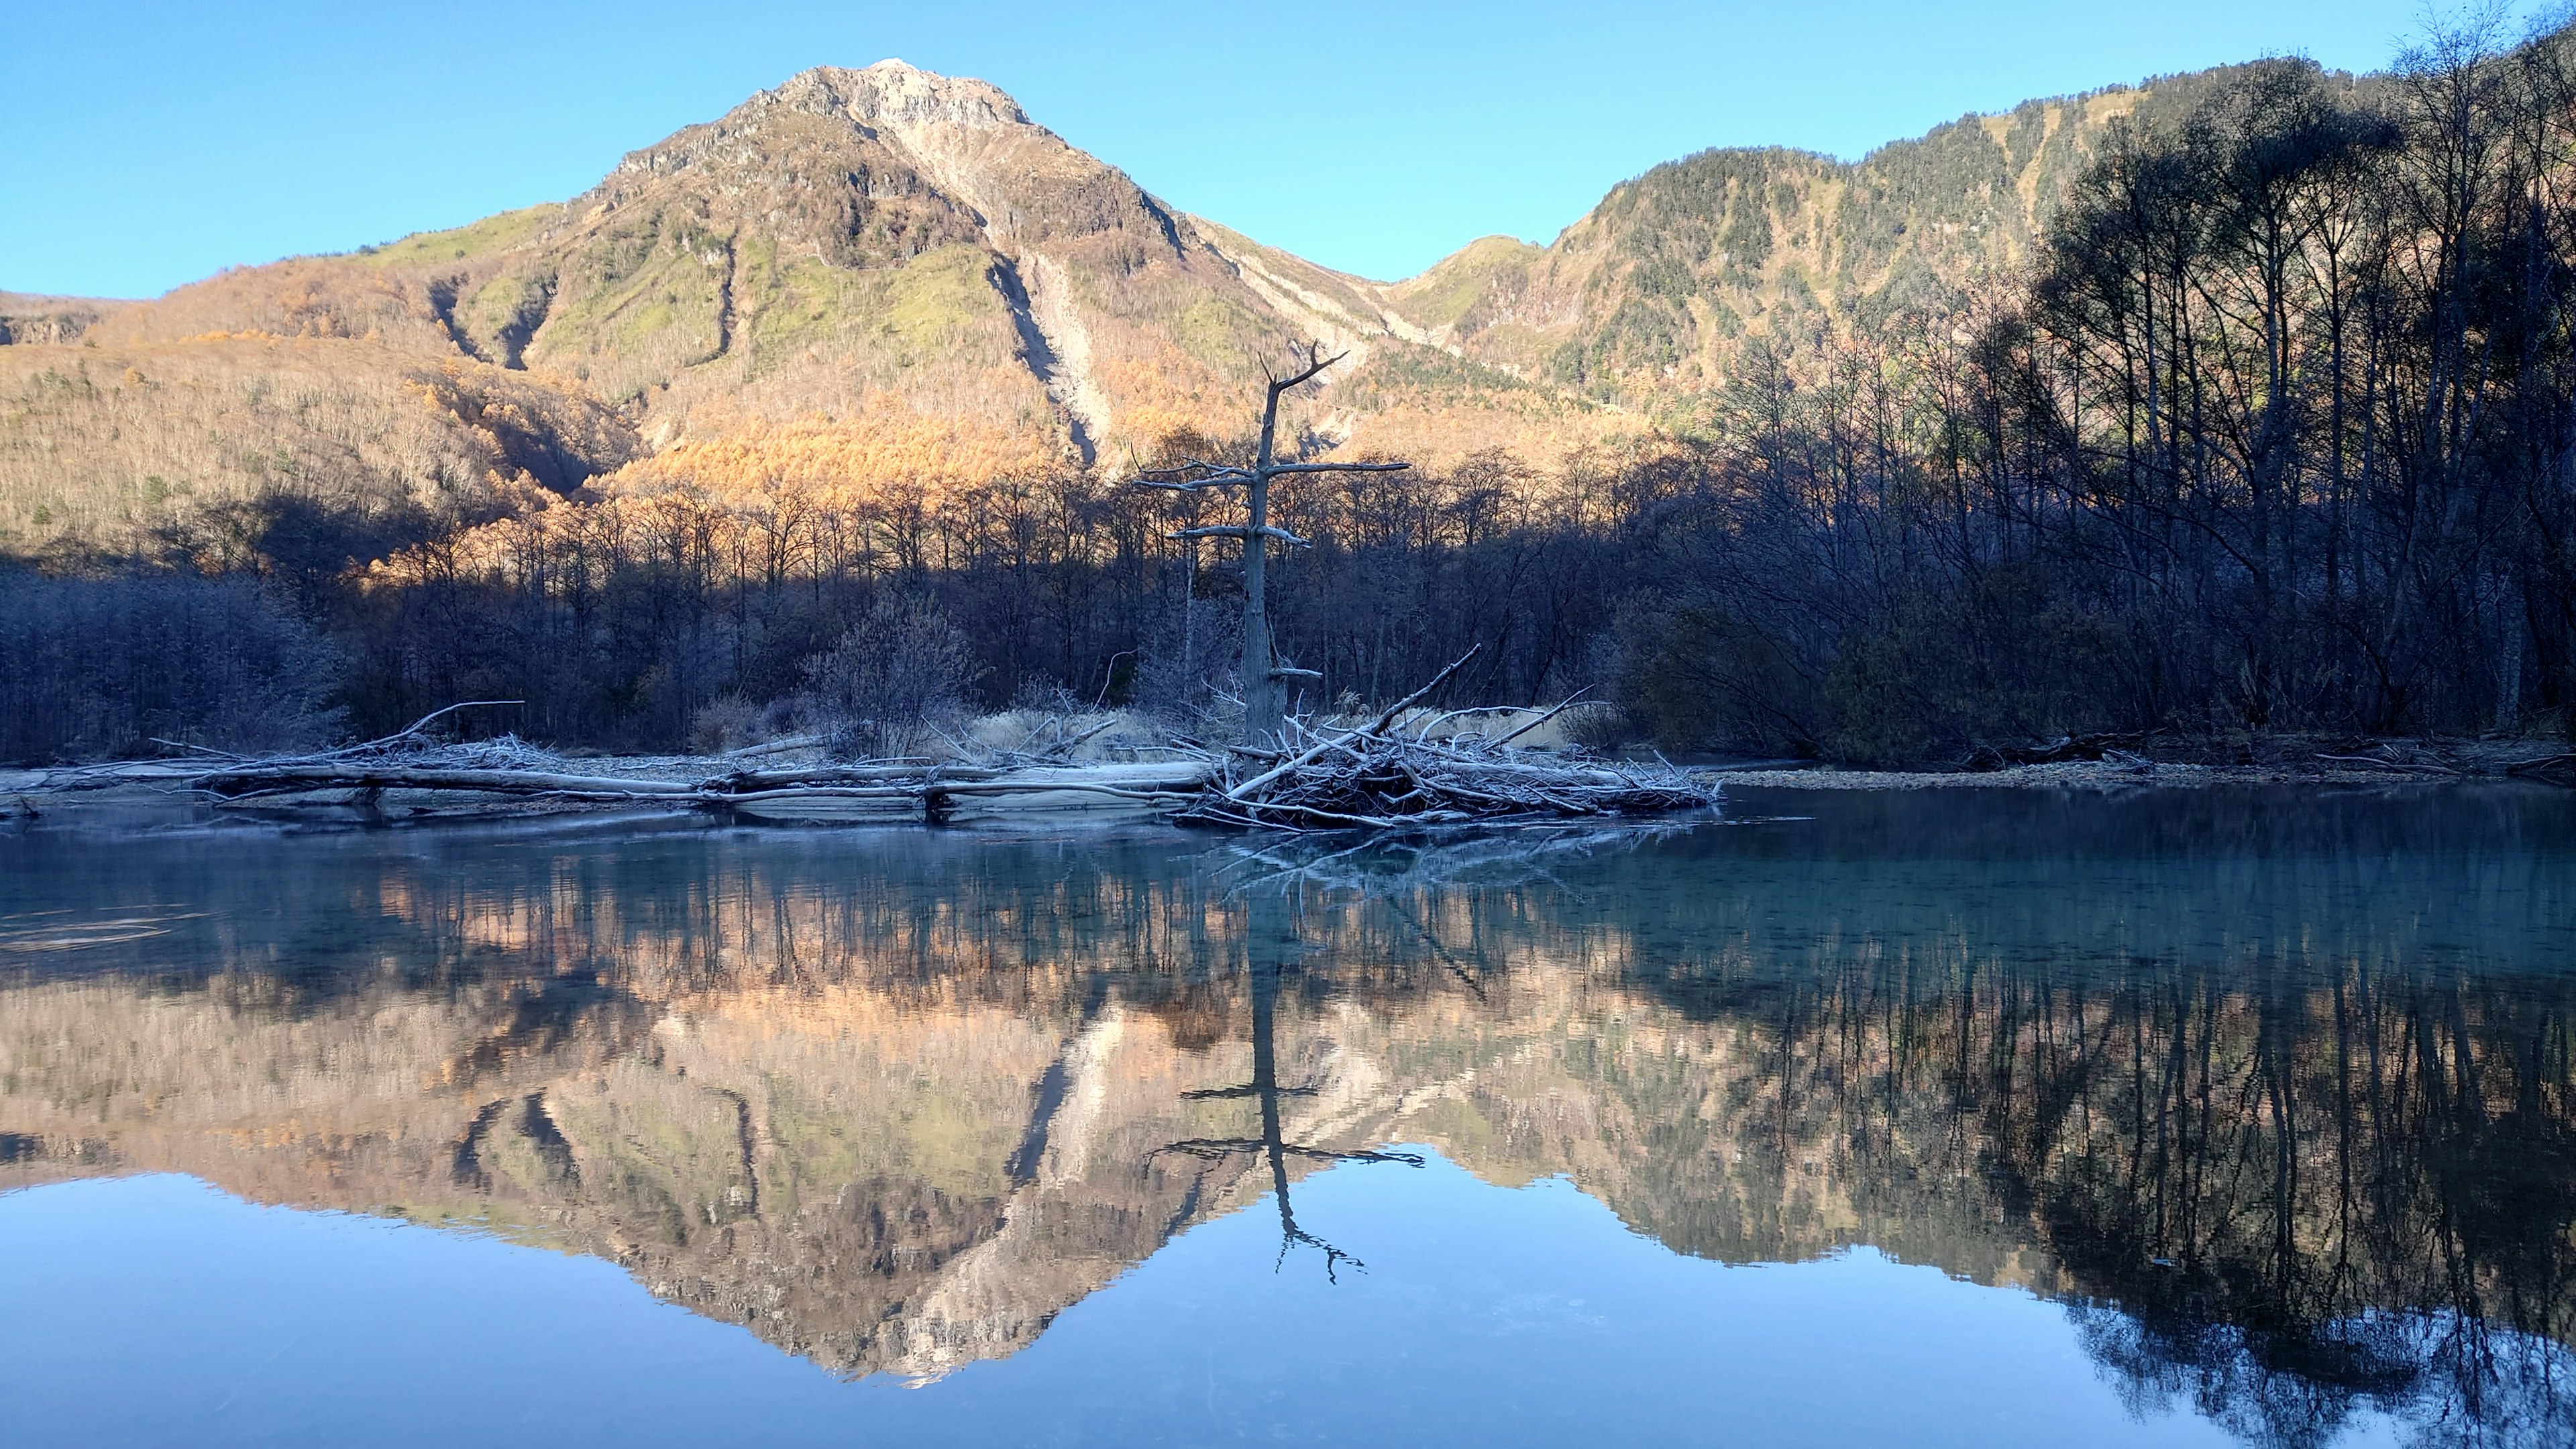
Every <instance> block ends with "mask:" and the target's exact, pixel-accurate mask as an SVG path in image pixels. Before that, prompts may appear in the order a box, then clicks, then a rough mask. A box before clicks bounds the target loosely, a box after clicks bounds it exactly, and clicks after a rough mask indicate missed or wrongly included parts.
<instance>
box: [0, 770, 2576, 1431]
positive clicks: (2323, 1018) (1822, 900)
mask: <svg viewBox="0 0 2576 1449" xmlns="http://www.w3.org/2000/svg"><path fill="white" fill-rule="evenodd" d="M2424 798H2425V797H2417V798H2415V799H2412V800H2408V799H2400V800H2395V801H2384V800H2383V801H2377V802H2373V801H2369V800H2343V801H2338V800H2332V799H2329V800H2324V801H2303V802H2299V803H2298V804H2297V805H2296V807H2295V808H2274V807H2272V806H2269V805H2257V806H2253V807H2249V806H2247V805H2245V804H2244V803H2242V802H2237V803H2227V802H2221V801H2215V800H2209V801H2200V802H2192V801H2182V802H2176V801H2173V800H2171V799H2163V800H2158V799H2144V800H2137V801H2127V802H2122V801H2100V800H2094V801H2084V802H2077V803H2076V804H2073V805H2067V804H2064V803H2062V802H2061V803H2059V804H2056V805H2051V804H2049V803H2048V802H2045V801H2033V800H2024V799H2015V800H1991V801H1989V800H1977V801H1972V802H1963V801H1961V800H1959V799H1957V798H1956V797H1953V798H1952V799H1950V800H1946V801H1932V802H1919V803H1907V802H1868V801H1863V802H1852V803H1850V804H1838V805H1835V806H1834V807H1832V811H1831V812H1829V811H1828V810H1826V809H1824V808H1821V807H1819V808H1817V809H1816V812H1815V813H1816V814H1817V816H1818V818H1817V819H1816V820H1814V821H1811V822H1808V823H1806V824H1802V825H1797V826H1794V827H1790V826H1782V827H1776V828H1775V827H1767V826H1756V827H1751V828H1733V827H1724V828H1714V829H1703V830H1700V831H1697V832H1691V833H1685V834H1680V835H1670V836H1657V835H1655V834H1653V833H1651V832H1646V833H1619V832H1614V833H1610V834H1606V835H1585V834H1574V833H1551V834H1545V835H1538V836H1527V837H1480V838H1475V839H1469V840H1449V841H1411V842H1400V843H1395V844H1392V845H1379V846H1375V847H1372V848H1369V849H1363V850H1357V851H1354V850H1351V849H1349V848H1347V846H1334V845H1318V844H1315V843H1312V842H1306V843H1301V844H1295V845H1286V846H1281V845H1271V844H1262V845H1258V846H1254V845H1250V844H1244V845H1242V846H1241V847H1240V848H1239V849H1238V848H1236V847H1224V848H1221V850H1220V858H1217V859H1214V860H1211V859H1210V858H1209V856H1208V853H1207V846H1206V845H1205V843H1204V841H1199V842H1175V841H1173V840H1171V839H1169V838H1164V837H1154V838H1140V839H1125V838H1110V839H1098V840H1084V841H1080V842H1076V843H1073V844H1070V845H1068V844H1066V843H1064V842H1050V841H1014V840H1010V839H1002V840H993V839H975V838H971V837H964V836H958V837H922V836H917V835H915V836H903V837H891V836H889V837H876V836H865V835H847V836H832V835H818V836H765V835H758V834H751V833H741V832H679V833H674V834H671V835H668V836H664V837H657V838H654V839H651V840H641V841H639V840H637V839H634V838H631V837H629V838H619V837H609V838H602V839H585V838H581V837H573V838H569V839H563V840H551V841H550V840H545V839H537V840H534V841H532V842H525V841H523V842H519V843H515V844H514V843H512V842H511V841H510V840H505V839H496V838H494V837H477V836H473V835H470V834H457V835H441V836H409V837H399V838H397V837H388V836H382V835H378V836H363V837H348V838H344V839H337V840H334V839H321V838H301V839H283V840H266V841H259V842H255V843H254V844H253V845H252V846H250V847H246V848H243V849H234V850H227V851H223V852H208V851H205V850H203V849H202V848H201V847H202V842H192V841H188V840H184V839H181V840H174V841H156V840H153V839H150V838H146V839H142V840H135V839H131V838H119V839H114V840H96V841H89V840H84V839H83V838H81V837H78V836H76V835H63V836H57V837H52V838H49V839H47V840H44V841H39V842H35V843H33V844H29V843H28V842H25V841H19V842H11V841H0V851H15V852H19V853H17V854H9V855H7V856H6V857H5V858H0V915H5V916H12V917H14V918H15V920H16V922H17V924H12V923H11V922H9V921H0V946H6V947H7V948H8V950H9V952H10V954H9V955H8V956H7V957H6V958H0V959H5V961H6V962H7V963H9V964H7V967H6V972H5V974H0V1185H8V1184H11V1183H25V1182H35V1181H44V1180H49V1179H53V1178H60V1177H65V1176H76V1175H84V1174H90V1173H99V1172H113V1171H129V1170H136V1169H151V1168H163V1169H175V1170H181V1171H187V1172H192V1173H195V1174H197V1175H199V1176H202V1177H205V1178H207V1179H209V1180H212V1181H215V1182H217V1183H219V1184H221V1185H223V1186H225V1187H227V1188H229V1189H231V1190H233V1191H236V1192H239V1193H241V1194H243V1195H245V1196H248V1197H251V1198H253V1199H255V1200H259V1201H268V1202H285V1203H296V1204H303V1205H310V1206H325V1207H343V1208H357V1209H367V1210H380V1211H401V1212H404V1213H406V1214H408V1215H411V1216H414V1217H417V1218H423V1219H427V1220H431V1221H466V1222H472V1223H475V1224H477V1225H478V1226H485V1227H491V1228H495V1229H496V1230H501V1231H507V1232H510V1233H513V1234H522V1235H526V1236H529V1237H531V1238H535V1239H539V1240H543V1241H548V1242H554V1243H559V1244H563V1245H566V1246H571V1247H575V1248H578V1249H580V1250H582V1251H586V1252H592V1253H596V1254H598V1255H600V1256H602V1257H606V1258H610V1259H613V1260H615V1261H617V1262H619V1263H621V1264H624V1265H626V1266H627V1267H628V1268H629V1270H630V1271H633V1272H634V1273H636V1274H637V1276H638V1277H639V1278H641V1279H643V1280H644V1281H648V1282H651V1283H653V1284H655V1285H656V1291H660V1292H665V1293H667V1294H668V1295H669V1296H671V1297H673V1298H675V1299H676V1300H678V1301H681V1302H684V1303H686V1304H687V1305H688V1306H690V1307H691V1308H692V1309H694V1310H696V1311H699V1312H702V1313H706V1314H709V1315H712V1316H715V1317H720V1318H726V1319H730V1320H733V1321H737V1322H742V1323H745V1324H747V1325H749V1326H751V1327H752V1328H753V1329H754V1330H755V1331H756V1332H759V1333H761V1334H762V1335H763V1336H764V1337H767V1338H768V1339H770V1341H772V1342H774V1343H777V1344H779V1345H780V1346H782V1347H784V1348H787V1349H790V1350H791V1351H794V1352H797V1353H800V1354H806V1355H809V1356H812V1357H814V1358H815V1359H817V1360H818V1361H820V1362H823V1363H826V1364H828V1365H830V1366H832V1367H833V1368H835V1369H838V1370H840V1371H843V1372H848V1373H854V1374H855V1373H873V1372H894V1373H900V1374H905V1375H910V1376H916V1377H919V1376H931V1375H935V1374H938V1373H942V1372H946V1371H948V1370H949V1369H950V1368H953V1367H955V1366H956V1365H958V1364H960V1363H964V1362H970V1361H973V1360H974V1359H977V1358H989V1357H997V1356H1002V1355H1007V1354H1009V1353H1012V1352H1015V1351H1016V1350H1017V1349H1019V1348H1020V1347H1023V1346H1025V1345H1026V1344H1027V1343H1029V1342H1030V1341H1032V1340H1033V1339H1034V1338H1035V1337H1036V1336H1037V1335H1038V1334H1039V1333H1041V1332H1043V1331H1044V1330H1045V1328H1046V1325H1047V1324H1048V1323H1049V1322H1050V1321H1051V1320H1052V1319H1053V1318H1054V1316H1055V1315H1056V1314H1057V1313H1059V1312H1061V1311H1062V1309H1063V1308H1064V1307H1066V1306H1068V1305H1069V1304H1071V1303H1073V1302H1077V1301H1079V1300H1080V1299H1081V1298H1082V1297H1084V1296H1085V1295H1087V1294H1089V1293H1091V1292H1094V1291H1097V1290H1098V1289H1099V1288H1100V1287H1101V1286H1102V1285H1104V1284H1106V1283H1109V1282H1111V1281H1113V1280H1114V1279H1115V1278H1116V1277H1117V1276H1118V1275H1119V1273H1121V1272H1122V1271H1124V1269H1125V1268H1126V1266H1128V1265H1131V1264H1133V1263H1135V1262H1137V1261H1140V1260H1141V1259H1143V1258H1145V1257H1148V1256H1150V1255H1152V1254H1153V1253H1155V1252H1156V1251H1157V1250H1158V1249H1159V1247H1160V1245H1161V1244H1162V1243H1163V1242H1165V1241H1167V1240H1168V1238H1169V1237H1170V1235H1171V1234H1172V1233H1174V1232H1177V1231H1179V1230H1180V1229H1181V1228H1183V1227H1186V1226H1187V1225H1189V1224H1190V1223H1192V1222H1194V1221H1200V1220H1203V1219H1204V1218H1206V1217H1208V1216H1212V1215H1215V1214H1218V1213H1223V1212H1230V1211H1235V1210H1238V1209H1244V1208H1250V1207H1252V1206H1253V1205H1254V1204H1255V1203H1256V1202H1257V1201H1258V1200H1259V1199H1260V1198H1262V1197H1264V1196H1267V1197H1270V1198H1271V1199H1272V1206H1274V1207H1275V1209H1276V1210H1277V1211H1278V1213H1279V1215H1280V1226H1281V1233H1282V1239H1281V1253H1282V1261H1283V1262H1284V1261H1285V1258H1286V1256H1287V1255H1288V1254H1289V1253H1291V1252H1293V1251H1295V1250H1296V1249H1297V1248H1299V1247H1300V1246H1301V1245H1302V1246H1307V1247H1312V1248H1314V1249H1315V1250H1316V1251H1318V1252H1319V1253H1321V1254H1322V1255H1323V1258H1324V1265H1325V1271H1326V1273H1327V1274H1328V1275H1331V1274H1334V1273H1336V1272H1337V1271H1338V1269H1339V1268H1340V1267H1341V1266H1342V1265H1343V1264H1345V1263H1349V1262H1353V1261H1355V1260H1353V1259H1351V1258H1350V1257H1349V1255H1348V1252H1347V1251H1346V1249H1349V1248H1354V1247H1356V1248H1360V1249H1362V1250H1363V1251H1365V1248H1366V1245H1365V1244H1353V1243H1338V1244H1337V1243H1328V1242H1325V1241H1323V1240H1322V1238H1321V1237H1320V1236H1318V1235H1316V1234H1314V1233H1312V1232H1310V1231H1309V1230H1308V1229H1306V1228H1304V1227H1302V1226H1301V1225H1300V1223H1299V1221H1298V1219H1297V1217H1296V1214H1295V1210H1294V1207H1293V1204H1292V1200H1291V1198H1292V1192H1293V1190H1294V1189H1295V1187H1296V1183H1297V1180H1298V1179H1299V1177H1300V1175H1301V1174H1302V1173H1305V1172H1308V1171H1312V1170H1314V1169H1316V1168H1319V1167H1322V1166H1326V1165H1329V1164H1332V1163H1337V1162H1357V1163H1363V1164H1368V1163H1387V1162H1389V1161H1391V1160H1392V1161H1403V1160H1410V1159H1409V1157H1408V1155H1407V1154H1402V1153H1398V1152H1394V1151H1391V1150H1390V1145H1391V1144H1404V1143H1427V1144H1431V1145H1433V1146H1436V1147H1437V1148H1438V1149H1439V1150H1440V1151H1441V1152H1443V1153H1444V1154H1445V1155H1447V1156H1448V1157H1450V1158H1451V1159H1452V1160H1454V1161H1457V1162H1458V1163H1460V1164H1461V1165H1463V1166H1465V1167H1467V1168H1468V1169H1470V1170H1471V1171H1474V1172H1476V1173H1478V1174H1480V1175H1482V1176H1484V1177H1486V1178H1488V1179H1489V1180H1492V1181H1496V1182H1500V1183H1505V1184H1509V1183H1515V1182H1522V1181H1527V1180H1529V1179H1530V1178H1532V1177H1535V1176H1540V1175H1547V1174H1561V1175H1563V1176H1565V1177H1567V1178H1569V1179H1571V1180H1572V1181H1573V1182H1574V1183H1575V1184H1576V1185H1577V1186H1578V1187H1580V1188H1581V1189H1582V1190H1583V1191H1585V1192H1587V1193H1590V1194H1591V1195H1593V1196H1594V1197H1596V1198H1598V1199H1600V1200H1601V1201H1602V1202H1604V1203H1606V1204H1608V1205H1609V1206H1610V1207H1611V1208H1612V1209H1613V1210H1614V1211H1615V1212H1616V1213H1617V1214H1618V1215H1619V1216H1620V1217H1621V1218H1622V1219H1623V1220H1624V1221H1625V1222H1627V1223H1628V1224H1629V1225H1630V1226H1631V1227H1633V1228H1635V1229H1636V1230H1637V1231H1639V1232H1641V1233H1645V1234H1648V1235H1651V1236H1652V1237H1654V1238H1656V1239H1658V1240H1660V1241H1661V1242H1662V1243H1664V1244H1665V1245H1667V1246H1669V1247H1670V1248H1672V1249H1673V1250H1675V1251H1677V1252H1682V1253H1689V1254H1694V1255H1697V1256H1701V1257H1706V1258H1711V1259H1716V1260H1720V1261H1724V1262H1732V1263H1745V1262H1768V1261H1784V1260H1790V1261H1794V1260H1803V1259H1808V1258H1812V1257H1815V1256H1818V1255H1821V1254H1825V1253H1830V1252H1833V1251H1835V1250H1837V1249H1840V1248H1843V1247H1846V1246H1851V1245H1857V1244H1863V1243H1866V1244H1870V1245H1874V1246H1876V1247H1878V1248H1880V1249H1881V1250H1883V1251H1885V1252H1887V1253H1888V1254H1890V1255H1892V1256H1895V1257H1898V1258H1901V1259H1904V1260H1907V1261H1912V1262H1920V1263H1930V1264H1936V1265H1938V1266H1940V1267H1941V1268H1943V1269H1944V1270H1946V1271H1948V1272H1950V1273H1952V1274H1954V1275H1957V1276H1960V1277H1965V1278H1969V1279H1973V1280H1975V1281H1978V1282H1982V1283H1989V1284H2012V1285H2018V1286H2022V1287H2026V1288H2028V1289H2030V1290H2031V1291H2033V1292H2036V1293H2039V1294H2041V1295H2043V1296H2045V1297H2048V1298H2051V1299H2053V1300H2056V1301H2058V1302H2061V1303H2063V1304H2065V1305H2066V1306H2067V1311H2068V1312H2069V1313H2070V1314H2071V1315H2072V1316H2073V1318H2074V1320H2075V1322H2076V1324H2077V1325H2078V1328H2079V1330H2080V1334H2081V1338H2082V1342H2083V1343H2084V1345H2085V1347H2086V1349H2087V1350H2088V1351H2089V1352H2090V1353H2091V1354H2092V1355H2093V1356H2094V1357H2095V1359H2096V1360H2097V1361H2098V1362H2099V1363H2100V1364H2101V1365H2102V1367H2103V1370H2104V1372H2105V1373H2106V1374H2107V1375H2108V1376H2110V1377H2111V1379H2112V1380H2113V1381H2114V1382H2115V1383H2117V1384H2118V1385H2120V1386H2121V1388H2122V1391H2123V1392H2124V1393H2125V1394H2126V1395H2128V1397H2129V1399H2130V1401H2131V1402H2132V1403H2134V1404H2136V1405H2139V1406H2141V1407H2142V1408H2143V1407H2148V1406H2155V1405H2171V1406H2177V1407H2189V1408H2191V1409H2193V1410H2195V1411H2197V1412H2199V1413H2201V1414H2204V1415H2206V1416H2208V1417H2209V1418H2211V1419H2212V1420H2214V1421H2216V1422H2218V1423H2220V1424H2222V1425H2224V1426H2226V1427H2227V1428H2228V1429H2229V1430H2230V1431H2231V1432H2233V1433H2235V1434H2237V1435H2239V1436H2241V1437H2242V1438H2244V1439H2246V1440H2249V1441H2252V1442H2259V1443H2266V1444H2281V1445H2307V1444H2321V1443H2324V1442H2326V1441H2328V1440H2330V1439H2332V1438H2333V1437H2334V1436H2335V1434H2336V1433H2337V1431H2338V1429H2339V1428H2341V1427H2343V1426H2346V1425H2349V1424H2350V1423H2352V1422H2353V1421H2354V1419H2355V1416H2356V1415H2360V1414H2364V1413H2366V1412H2369V1411H2378V1412H2383V1413H2387V1414H2390V1415H2394V1416H2395V1417H2396V1418H2398V1419H2399V1420H2400V1421H2402V1422H2403V1423H2405V1424H2408V1425H2412V1426H2414V1428H2415V1429H2416V1430H2418V1431H2419V1432H2421V1433H2423V1434H2424V1435H2426V1436H2427V1437H2430V1438H2435V1439H2441V1440H2454V1439H2467V1440H2470V1441H2475V1442H2487V1443H2496V1444H2507V1443H2530V1444H2541V1443H2565V1442H2571V1441H2576V1407H2571V1406H2576V1392H2571V1389H2570V1383H2571V1380H2570V1374H2571V1372H2576V1362H2571V1360H2570V1357H2569V1348H2568V1345H2569V1344H2570V1343H2576V1311H2571V1299H2570V1292H2569V1284H2570V1281H2571V1272H2576V1241H2571V1228H2572V1227H2576V1134H2571V1112H2572V1111H2576V1081H2571V1068H2570V1021H2571V1011H2570V1007H2571V1005H2576V979H2571V977H2570V976H2569V975H2568V974H2567V969H2566V968H2567V963H2568V961H2569V960H2570V959H2576V958H2571V953H2570V950H2569V947H2570V944H2571V939H2570V934H2569V924H2568V923H2571V922H2576V870H2571V869H2570V868H2569V867H2570V866H2571V864H2576V812H2571V811H2570V810H2568V809H2567V807H2566V806H2564V805H2562V804H2557V803H2553V802H2554V801H2555V800H2556V799H2557V797H2522V796H2516V797H2512V798H2510V799H2502V798H2499V799H2494V800H2491V799H2487V798H2485V797H2478V796H2471V795H2460V796H2442V797H2438V799H2439V801H2440V802H2441V803H2440V804H2439V805H2438V808H2435V807H2431V806H2427V805H2426V804H2424V803H2423V801H2424ZM139 900H149V901H154V902H160V903H164V904H161V905H157V906H155V907H154V908H153V909H154V911H155V912H157V913H158V914H157V915H156V916H155V920H156V921H158V922H159V924H156V925H155V926H154V927H153V928H152V929H153V932H154V933H155V934H152V935H151V936H150V937H149V938H148V939H145V938H140V937H136V936H135V935H134V933H133V931H131V930H127V929H123V928H120V931H119V932H102V931H88V932H86V933H84V931H83V930H82V929H80V928H79V927H80V923H82V922H84V921H90V920H93V919H95V920H97V921H109V920H114V921H127V920H129V919H131V918H133V917H134V916H135V911H136V909H137V908H136V907H135V906H134V904H133V903H134V902H136V901H139ZM66 922H68V923H69V924H65V923H66ZM1247 1118H1249V1119H1250V1120H1247Z"/></svg>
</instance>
